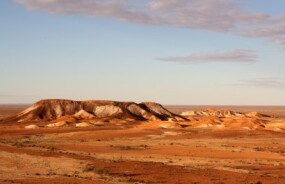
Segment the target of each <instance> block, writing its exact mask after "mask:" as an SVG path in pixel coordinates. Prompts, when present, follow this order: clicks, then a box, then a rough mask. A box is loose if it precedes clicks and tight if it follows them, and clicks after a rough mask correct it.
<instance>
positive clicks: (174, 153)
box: [0, 106, 285, 184]
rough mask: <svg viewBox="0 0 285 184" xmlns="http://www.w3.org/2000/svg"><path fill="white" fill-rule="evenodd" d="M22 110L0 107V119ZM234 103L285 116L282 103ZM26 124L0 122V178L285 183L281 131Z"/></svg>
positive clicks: (3, 180) (284, 144)
mask: <svg viewBox="0 0 285 184" xmlns="http://www.w3.org/2000/svg"><path fill="white" fill-rule="evenodd" d="M25 108H26V107H25V106H0V117H6V116H9V115H12V114H15V113H17V112H19V111H21V110H23V109H25ZM168 108H169V109H170V110H172V111H180V110H181V108H183V110H181V111H184V110H193V109H194V108H190V107H177V106H175V107H174V106H169V107H168ZM195 108H197V109H199V107H195ZM201 108H204V107H200V109H201ZM235 108H239V110H240V111H244V112H247V111H258V112H262V113H265V111H266V112H267V114H271V115H276V116H278V117H284V114H285V113H284V112H285V107H258V108H260V109H255V107H250V109H248V108H249V107H244V108H242V107H235ZM233 110H237V109H233ZM28 124H29V122H25V123H20V122H14V123H8V124H5V123H3V122H2V123H0V163H1V164H0V183H177V184H178V183H181V184H182V183H185V184H188V183H217V184H218V183H225V184H228V183H252V184H257V183H270V184H271V183H280V184H281V183H285V172H284V171H285V134H284V133H282V132H274V131H270V130H247V129H234V128H232V129H211V128H189V129H175V128H173V129H162V128H157V127H156V128H152V127H149V128H142V127H143V126H141V125H140V124H142V122H128V123H124V124H106V125H103V126H97V127H88V128H75V127H61V128H44V129H32V130H27V129H25V128H24V127H25V126H26V125H28Z"/></svg>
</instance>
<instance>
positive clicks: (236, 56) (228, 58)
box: [158, 50, 257, 63]
mask: <svg viewBox="0 0 285 184" xmlns="http://www.w3.org/2000/svg"><path fill="white" fill-rule="evenodd" d="M158 60H161V61H169V62H181V63H206V62H244V63H252V62H256V60H257V55H256V54H255V52H254V51H252V50H234V51H228V52H216V53H204V54H192V55H188V56H178V57H164V58H158Z"/></svg>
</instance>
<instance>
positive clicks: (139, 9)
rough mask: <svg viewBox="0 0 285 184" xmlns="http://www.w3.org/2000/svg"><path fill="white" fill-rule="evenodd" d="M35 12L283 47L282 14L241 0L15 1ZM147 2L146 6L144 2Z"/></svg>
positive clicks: (283, 25) (283, 27)
mask: <svg viewBox="0 0 285 184" xmlns="http://www.w3.org/2000/svg"><path fill="white" fill-rule="evenodd" d="M15 2H17V3H18V4H21V5H23V6H25V7H27V8H28V9H30V10H34V11H45V12H48V13H54V14H67V15H68V14H82V15H88V16H92V17H107V18H110V19H115V20H119V21H127V22H132V23H138V24H148V25H164V26H170V27H183V28H191V29H203V30H210V31H216V32H230V33H233V34H240V35H243V36H248V37H261V38H266V39H268V40H271V41H273V42H275V43H278V44H282V45H285V38H284V36H285V23H284V22H285V14H282V15H277V16H273V15H270V14H268V13H265V12H260V13H254V12H250V11H247V10H245V9H244V8H243V4H242V3H241V2H242V1H240V0H151V1H141V0H104V1H103V0H84V1H79V0H15ZM147 2H148V3H147Z"/></svg>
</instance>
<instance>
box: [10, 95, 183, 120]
mask: <svg viewBox="0 0 285 184" xmlns="http://www.w3.org/2000/svg"><path fill="white" fill-rule="evenodd" d="M65 118H68V119H71V121H72V122H74V119H77V120H85V119H86V120H87V119H102V118H111V119H112V118H118V119H122V120H124V119H134V120H140V121H145V120H162V121H167V120H168V119H172V120H175V121H181V120H183V121H187V119H186V118H184V117H182V116H180V115H176V114H173V113H171V112H170V111H168V110H167V109H165V108H164V107H163V106H162V105H160V104H157V103H154V102H145V103H140V104H136V103H134V102H116V101H96V100H93V101H72V100H41V101H39V102H37V103H35V104H33V105H32V106H31V107H29V108H28V109H26V110H24V111H23V112H21V113H19V114H17V115H15V116H12V117H9V118H6V119H5V121H18V122H22V121H38V120H44V121H53V120H59V119H61V120H62V121H64V119H65ZM72 118H73V119H72Z"/></svg>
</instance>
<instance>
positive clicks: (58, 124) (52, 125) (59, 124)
mask: <svg viewBox="0 0 285 184" xmlns="http://www.w3.org/2000/svg"><path fill="white" fill-rule="evenodd" d="M67 125H68V123H67V122H66V121H59V122H57V123H50V124H48V125H46V127H49V128H54V127H63V126H67Z"/></svg>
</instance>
